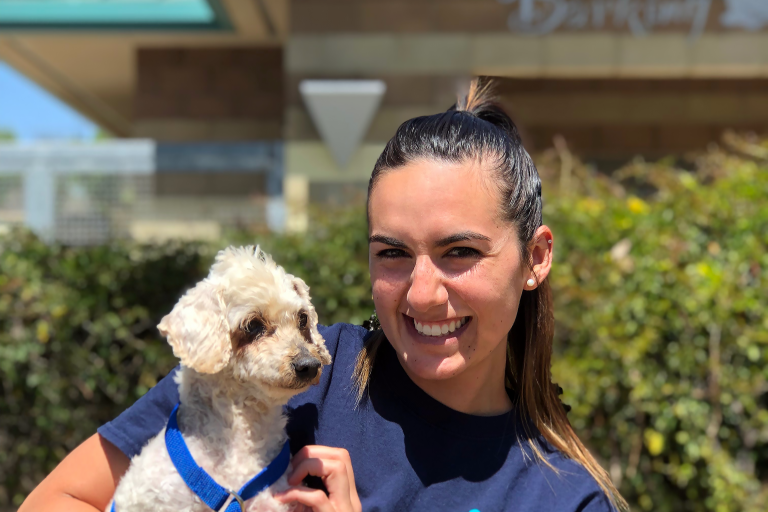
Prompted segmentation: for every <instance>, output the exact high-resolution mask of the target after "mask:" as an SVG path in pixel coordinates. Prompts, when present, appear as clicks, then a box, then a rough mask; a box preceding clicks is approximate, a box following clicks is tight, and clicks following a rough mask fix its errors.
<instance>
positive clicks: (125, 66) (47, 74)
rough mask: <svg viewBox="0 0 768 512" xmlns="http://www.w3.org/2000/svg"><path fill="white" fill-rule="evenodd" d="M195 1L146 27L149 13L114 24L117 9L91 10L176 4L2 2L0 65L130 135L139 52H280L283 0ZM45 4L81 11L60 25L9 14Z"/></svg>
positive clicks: (119, 0)
mask: <svg viewBox="0 0 768 512" xmlns="http://www.w3.org/2000/svg"><path fill="white" fill-rule="evenodd" d="M200 1H201V2H203V3H202V4H201V3H197V4H196V5H197V7H196V8H195V7H194V5H193V3H190V1H189V0H180V2H178V3H188V4H189V6H188V10H187V11H185V12H181V13H180V12H179V11H177V12H176V18H172V15H173V11H172V10H166V11H165V15H164V16H165V19H164V20H162V21H158V22H156V23H152V22H149V23H148V22H145V21H142V18H146V17H147V14H146V13H147V12H148V11H144V14H142V13H141V11H134V14H133V15H132V16H133V17H132V18H130V17H123V18H122V19H120V20H117V21H115V13H116V12H118V11H116V10H113V11H109V9H107V8H106V7H105V6H99V7H96V4H111V3H114V4H115V5H120V4H122V5H123V7H122V8H123V9H124V10H123V11H121V12H122V14H124V15H126V16H127V15H128V14H130V10H126V9H128V6H127V4H130V3H137V4H138V3H141V4H145V7H146V6H147V5H149V4H152V3H155V4H168V3H174V2H151V1H149V0H146V1H145V0H134V1H133V2H131V1H130V0H110V1H104V0H79V1H78V0H72V1H69V2H65V1H63V0H53V2H50V1H49V0H25V1H23V2H21V1H19V0H13V1H12V0H0V60H3V61H5V62H6V63H8V64H9V65H11V66H13V67H14V68H15V69H16V70H17V71H19V72H20V73H22V74H24V75H25V76H26V77H28V78H30V79H31V80H33V81H34V82H36V83H37V84H38V85H40V86H41V87H43V88H45V89H46V90H47V91H49V92H50V93H52V94H53V95H54V96H56V97H58V98H59V99H61V100H62V101H64V102H65V103H67V104H68V105H70V106H71V107H73V108H74V109H76V110H77V111H79V112H80V113H82V114H83V115H85V116H86V117H88V118H89V119H91V120H93V121H94V122H95V123H97V124H99V125H100V126H102V127H103V128H105V129H106V130H108V131H109V132H111V133H112V134H114V135H116V136H121V137H127V136H131V135H132V133H133V98H134V87H135V84H136V81H137V80H136V79H137V77H136V62H135V60H136V52H137V49H138V48H151V47H155V48H164V47H172V48H179V47H195V48H200V47H217V46H282V45H283V43H284V41H285V38H286V35H287V32H288V3H289V2H288V0H251V1H243V0H200ZM192 2H197V0H192ZM43 3H45V4H48V3H51V4H52V5H53V4H60V5H59V7H57V9H64V8H66V7H72V8H73V9H81V10H80V11H79V12H80V18H76V17H75V14H76V11H72V12H71V13H70V14H68V15H67V16H63V17H61V18H59V19H60V22H59V21H56V20H55V19H54V18H56V17H55V16H53V14H49V13H48V12H45V13H42V14H41V13H39V12H38V14H36V16H37V18H35V17H34V16H31V14H29V13H32V14H34V12H33V11H28V13H27V15H26V17H24V16H25V14H24V13H25V11H24V10H23V9H21V8H20V7H18V6H14V8H15V9H16V11H14V10H13V9H11V5H12V4H29V6H30V7H34V6H37V7H40V5H41V4H43ZM78 4H83V5H85V4H93V5H88V6H87V7H89V8H91V9H92V10H91V11H88V10H87V9H85V7H83V6H81V7H73V6H75V5H78ZM153 8H156V7H152V8H150V9H153ZM164 9H170V8H168V7H164ZM50 12H51V13H55V12H56V11H50ZM155 12H160V11H155ZM110 16H111V17H110ZM3 17H4V19H3ZM63 18H66V19H63ZM172 20H175V21H172ZM206 20H207V21H206Z"/></svg>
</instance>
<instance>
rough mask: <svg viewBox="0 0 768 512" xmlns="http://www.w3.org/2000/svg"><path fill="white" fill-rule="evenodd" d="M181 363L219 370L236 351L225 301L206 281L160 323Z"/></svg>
mask: <svg viewBox="0 0 768 512" xmlns="http://www.w3.org/2000/svg"><path fill="white" fill-rule="evenodd" d="M157 328H158V329H159V330H160V334H162V335H163V336H166V337H167V338H168V343H169V344H170V345H171V347H172V348H173V353H174V355H175V356H176V357H178V358H179V359H181V364H182V365H184V366H186V367H188V368H192V369H193V370H196V371H198V372H200V373H216V372H218V371H220V370H221V369H223V368H224V367H225V366H226V365H227V363H228V362H229V358H230V356H231V355H232V342H231V340H230V336H229V323H228V321H227V315H226V312H225V310H224V301H223V299H222V297H221V294H220V293H219V292H217V290H216V289H215V287H214V286H213V285H212V284H211V283H208V282H206V281H203V282H201V283H199V284H198V285H197V286H195V287H194V288H192V289H191V290H189V291H188V292H187V293H186V295H184V296H183V297H182V298H181V300H180V301H179V302H178V303H177V304H176V306H174V308H173V311H171V312H170V313H169V314H167V315H166V316H165V317H164V318H163V319H162V320H161V321H160V324H159V325H158V326H157Z"/></svg>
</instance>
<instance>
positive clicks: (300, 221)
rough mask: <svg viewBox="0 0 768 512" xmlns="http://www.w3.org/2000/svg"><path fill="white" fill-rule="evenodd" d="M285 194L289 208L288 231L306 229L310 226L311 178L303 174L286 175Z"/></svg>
mask: <svg viewBox="0 0 768 512" xmlns="http://www.w3.org/2000/svg"><path fill="white" fill-rule="evenodd" d="M283 196H284V197H285V205H286V210H287V215H286V221H285V229H286V231H288V232H291V233H302V232H304V231H306V230H307V227H308V226H309V179H308V178H307V177H306V176H302V175H289V176H286V177H285V180H284V181H283Z"/></svg>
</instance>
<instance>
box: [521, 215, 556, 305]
mask: <svg viewBox="0 0 768 512" xmlns="http://www.w3.org/2000/svg"><path fill="white" fill-rule="evenodd" d="M553 245H554V238H553V236H552V231H551V230H550V229H549V227H548V226H539V228H538V229H537V230H536V233H535V234H534V235H533V239H532V240H531V244H530V245H529V248H530V249H529V250H530V254H531V267H530V269H526V270H525V271H524V272H523V280H524V281H525V282H526V285H525V287H524V288H525V289H526V290H533V289H534V288H536V287H537V286H538V285H539V283H541V282H542V281H544V280H545V279H546V278H547V276H548V275H549V270H550V269H551V268H552V254H553V252H552V246H553ZM531 270H532V271H533V273H532V274H531ZM529 279H533V281H534V284H533V285H532V286H531V285H529V284H528V283H529V282H530V281H528V280H529Z"/></svg>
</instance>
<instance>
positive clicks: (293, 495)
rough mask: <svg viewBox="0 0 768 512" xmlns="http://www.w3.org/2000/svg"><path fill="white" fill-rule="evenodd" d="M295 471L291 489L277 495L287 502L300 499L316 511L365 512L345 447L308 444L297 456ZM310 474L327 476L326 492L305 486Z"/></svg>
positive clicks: (294, 458) (303, 503) (325, 482)
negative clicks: (304, 481) (304, 482)
mask: <svg viewBox="0 0 768 512" xmlns="http://www.w3.org/2000/svg"><path fill="white" fill-rule="evenodd" d="M291 466H292V468H293V469H292V470H291V472H290V473H289V474H288V484H289V485H291V488H290V489H288V490H287V491H284V492H281V493H278V494H275V498H277V499H278V500H280V501H282V502H283V503H290V502H292V501H296V502H299V503H301V504H302V505H304V506H305V507H306V508H307V509H309V510H312V511H313V512H362V510H363V508H362V506H361V505H360V498H358V497H357V488H356V487H355V474H354V473H353V472H352V459H350V458H349V452H348V451H347V450H345V449H343V448H331V447H329V446H316V445H309V446H305V447H304V448H302V449H301V450H299V451H298V453H296V455H294V457H293V460H292V461H291ZM308 475H312V476H317V477H320V478H322V479H323V483H324V484H325V488H326V489H328V494H325V492H323V491H320V490H317V489H310V488H309V487H303V486H302V485H301V481H302V480H304V478H305V477H306V476H308Z"/></svg>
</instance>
